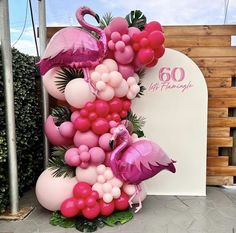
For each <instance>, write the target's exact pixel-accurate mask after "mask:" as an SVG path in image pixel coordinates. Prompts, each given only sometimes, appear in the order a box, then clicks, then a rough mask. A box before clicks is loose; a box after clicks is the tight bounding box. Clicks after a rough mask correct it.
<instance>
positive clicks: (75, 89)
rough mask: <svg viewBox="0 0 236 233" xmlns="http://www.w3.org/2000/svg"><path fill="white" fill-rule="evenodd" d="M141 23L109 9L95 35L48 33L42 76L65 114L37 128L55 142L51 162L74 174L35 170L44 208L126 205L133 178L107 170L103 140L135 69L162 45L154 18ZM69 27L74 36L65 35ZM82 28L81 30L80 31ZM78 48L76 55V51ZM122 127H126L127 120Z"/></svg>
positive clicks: (136, 89)
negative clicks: (106, 19) (110, 13)
mask: <svg viewBox="0 0 236 233" xmlns="http://www.w3.org/2000/svg"><path fill="white" fill-rule="evenodd" d="M82 10H83V9H82ZM79 12H80V11H79ZM87 12H89V11H88V10H86V12H85V13H87ZM85 13H84V14H85ZM78 14H79V13H78ZM84 14H82V15H81V17H79V18H78V19H81V18H83V17H82V16H83V15H84ZM143 26H144V27H143V28H144V30H142V29H143V28H141V27H140V28H138V27H136V26H130V25H129V24H128V22H127V21H126V19H124V18H121V17H115V18H113V20H112V21H111V23H110V24H109V25H108V26H107V27H106V28H104V30H101V29H97V30H96V29H95V30H94V31H95V32H96V31H99V32H98V34H99V33H100V34H99V35H100V39H99V40H97V39H96V38H91V40H89V41H86V43H82V42H84V41H82V42H81V41H80V39H81V40H82V38H84V36H85V32H84V31H82V30H78V31H76V30H75V29H73V30H69V29H68V30H64V31H62V34H63V39H61V40H60V43H58V44H56V43H55V44H53V39H52V40H51V42H50V43H49V45H50V46H51V48H49V49H48V50H46V52H45V54H46V55H45V57H46V59H44V60H43V62H44V65H47V62H49V63H50V64H48V66H47V68H48V69H47V70H48V71H47V73H46V74H45V75H44V77H43V83H44V86H45V88H46V89H47V91H48V92H49V94H50V95H51V96H53V97H54V98H56V99H58V100H61V101H64V103H65V105H66V106H67V107H68V109H70V111H69V112H70V114H69V116H67V117H65V116H64V115H63V114H62V115H60V117H61V118H62V119H60V121H57V119H56V118H55V116H54V115H53V114H52V115H50V116H49V117H48V118H47V120H46V123H45V133H46V135H47V137H48V140H49V141H50V142H51V144H53V145H56V146H59V151H60V153H55V155H53V156H58V157H57V158H56V157H54V160H53V161H54V165H55V163H56V162H58V164H60V166H65V168H66V169H64V167H63V169H61V171H65V172H67V171H68V168H69V169H70V171H71V170H72V171H73V170H74V172H75V176H74V177H72V178H69V177H66V178H65V179H63V178H62V177H54V176H53V173H52V172H51V171H50V172H49V170H48V169H47V170H45V171H44V172H43V173H42V174H41V175H40V177H39V179H38V181H37V185H36V194H37V197H38V200H39V202H40V203H41V204H42V205H43V206H44V207H45V208H47V209H49V210H60V211H61V213H62V214H63V215H64V216H65V217H74V216H77V215H83V216H84V217H85V218H88V219H94V218H96V217H97V216H98V215H104V216H108V215H110V214H112V213H113V212H114V211H115V210H125V209H127V208H128V206H129V202H128V200H129V198H130V197H131V196H134V195H135V193H136V189H135V185H131V184H128V183H125V182H124V181H122V180H120V179H118V178H117V177H116V176H115V174H113V172H112V169H111V167H110V163H109V162H110V156H111V153H112V149H111V147H110V145H109V141H110V139H111V137H112V134H113V133H114V128H115V127H117V125H120V124H123V123H124V125H125V126H126V127H127V128H128V127H129V126H128V125H126V123H127V122H128V120H127V117H128V113H129V112H130V110H131V100H133V99H134V98H135V97H136V96H137V95H138V94H139V93H140V81H141V79H140V77H139V75H140V73H141V72H139V71H140V70H141V69H142V68H145V67H151V66H154V65H155V64H156V63H157V61H158V59H159V58H160V57H161V56H162V55H163V53H164V47H163V43H164V36H163V32H162V28H161V26H160V24H159V23H158V22H151V23H148V24H146V25H143ZM91 27H92V26H91ZM75 32H76V33H78V34H80V35H81V37H80V38H76V41H75V42H73V40H74V33H75ZM60 35H61V34H60V33H59V34H57V37H56V39H58V38H59V37H60ZM90 36H91V35H90V34H88V35H87V34H86V38H89V37H90ZM77 39H78V42H77ZM106 40H107V43H106ZM63 41H64V42H63ZM72 42H73V43H74V44H73V45H72V46H71V48H70V43H72ZM80 42H81V43H80ZM63 43H66V44H65V45H63ZM86 46H87V47H86ZM103 46H104V47H103ZM67 49H69V51H70V52H68V51H66V50H67ZM58 51H60V52H58ZM62 51H63V52H62ZM71 51H72V52H71ZM82 52H84V53H85V54H84V56H83V57H82V58H81V57H76V56H77V55H78V54H81V53H82ZM96 52H97V53H96ZM68 54H69V55H68ZM63 56H65V57H63ZM99 56H100V57H99ZM98 57H99V58H98ZM73 59H74V60H73ZM68 61H70V62H69V64H68ZM52 64H53V65H52ZM55 64H56V65H55ZM92 64H93V65H92ZM57 65H58V66H57ZM49 67H51V68H50V69H49ZM65 67H66V68H68V70H66V68H65ZM82 71H83V72H82ZM81 74H82V75H81ZM129 123H130V122H129ZM134 123H135V122H134ZM130 124H131V123H130ZM130 129H131V132H130V134H132V130H133V126H132V124H131V126H130ZM131 140H132V139H131ZM135 140H137V139H133V141H135ZM62 150H64V154H62V152H61V151H62ZM57 159H58V161H57ZM54 167H55V166H53V167H52V168H54ZM59 171H60V169H59ZM74 172H73V174H74ZM58 174H59V172H58ZM65 175H67V174H65ZM65 190H66V191H65ZM144 196H145V195H144Z"/></svg>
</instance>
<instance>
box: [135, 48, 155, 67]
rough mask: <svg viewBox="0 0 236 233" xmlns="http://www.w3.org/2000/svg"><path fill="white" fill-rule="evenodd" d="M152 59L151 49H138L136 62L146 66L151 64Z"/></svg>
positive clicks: (152, 52)
mask: <svg viewBox="0 0 236 233" xmlns="http://www.w3.org/2000/svg"><path fill="white" fill-rule="evenodd" d="M153 59H154V51H153V50H152V49H149V48H146V49H140V50H139V52H138V60H139V61H140V62H141V63H142V64H143V65H146V64H148V63H150V62H152V61H153Z"/></svg>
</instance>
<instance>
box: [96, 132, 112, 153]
mask: <svg viewBox="0 0 236 233" xmlns="http://www.w3.org/2000/svg"><path fill="white" fill-rule="evenodd" d="M111 136H112V135H111V134H110V133H105V134H103V135H101V136H100V138H99V142H98V143H99V146H100V147H101V148H102V149H103V150H105V151H111V147H110V145H109V141H110V139H111Z"/></svg>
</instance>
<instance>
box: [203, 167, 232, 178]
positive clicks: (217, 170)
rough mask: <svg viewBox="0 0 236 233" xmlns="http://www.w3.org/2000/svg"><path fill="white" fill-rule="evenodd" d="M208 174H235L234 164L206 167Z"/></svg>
mask: <svg viewBox="0 0 236 233" xmlns="http://www.w3.org/2000/svg"><path fill="white" fill-rule="evenodd" d="M207 175H208V176H215V175H218V176H236V166H228V167H208V168H207Z"/></svg>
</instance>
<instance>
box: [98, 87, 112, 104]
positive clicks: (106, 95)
mask: <svg viewBox="0 0 236 233" xmlns="http://www.w3.org/2000/svg"><path fill="white" fill-rule="evenodd" d="M114 94H115V92H114V89H113V88H112V87H110V86H108V85H106V87H105V89H104V90H103V91H99V92H98V95H97V96H98V98H99V99H101V100H105V101H109V100H111V99H112V98H113V97H114Z"/></svg>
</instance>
